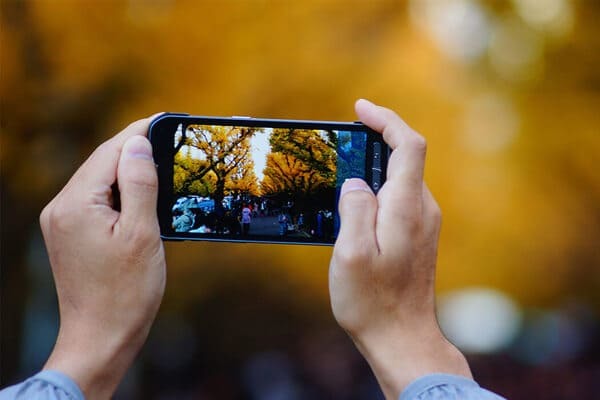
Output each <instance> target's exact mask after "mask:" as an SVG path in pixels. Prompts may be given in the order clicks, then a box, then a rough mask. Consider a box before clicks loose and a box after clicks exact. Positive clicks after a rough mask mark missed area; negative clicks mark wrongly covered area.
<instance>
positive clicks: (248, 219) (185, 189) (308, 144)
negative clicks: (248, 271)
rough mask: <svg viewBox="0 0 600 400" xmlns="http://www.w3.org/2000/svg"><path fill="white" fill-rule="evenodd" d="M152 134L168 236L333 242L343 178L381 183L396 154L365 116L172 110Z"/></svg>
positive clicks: (160, 211) (154, 123)
mask: <svg viewBox="0 0 600 400" xmlns="http://www.w3.org/2000/svg"><path fill="white" fill-rule="evenodd" d="M149 139H150V141H151V143H152V148H153V153H154V161H155V163H156V166H157V171H158V180H159V193H158V219H159V224H160V231H161V236H162V238H163V239H165V240H211V241H234V242H267V243H296V244H319V245H331V244H333V243H334V242H335V239H336V237H337V234H338V231H339V226H340V221H339V216H338V213H337V201H338V198H339V193H340V188H341V185H342V183H343V182H344V181H345V180H346V179H348V178H354V177H358V178H362V179H364V180H365V181H366V182H367V183H368V184H369V185H370V186H371V188H372V189H373V191H374V192H377V191H378V190H379V188H380V187H381V186H382V185H383V183H384V180H385V176H386V166H387V158H388V155H389V148H388V146H387V145H386V144H385V142H384V141H383V138H382V136H381V135H380V134H379V133H377V132H374V131H373V130H371V129H369V128H368V127H366V126H365V125H363V124H362V123H360V122H331V121H302V120H279V119H259V118H250V117H231V118H223V117H201V116H191V115H188V114H174V113H167V114H162V115H160V116H158V117H157V118H155V119H154V120H153V121H152V123H151V125H150V128H149ZM356 212H357V213H360V212H362V210H356Z"/></svg>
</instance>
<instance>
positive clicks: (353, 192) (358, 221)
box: [334, 178, 379, 261]
mask: <svg viewBox="0 0 600 400" xmlns="http://www.w3.org/2000/svg"><path fill="white" fill-rule="evenodd" d="M338 211H339V214H340V222H341V226H340V233H339V235H338V238H337V240H336V243H335V249H334V252H335V253H337V254H339V255H341V256H342V257H343V259H349V258H355V256H358V257H360V258H362V257H371V256H372V255H374V254H378V252H379V250H378V246H377V239H376V237H375V221H376V218H377V198H376V197H375V195H374V194H373V191H372V190H371V188H370V187H369V186H368V185H367V183H366V182H365V181H363V180H362V179H357V178H353V179H348V180H346V181H345V182H344V184H343V185H342V189H341V191H340V201H339V205H338ZM356 261H359V260H356Z"/></svg>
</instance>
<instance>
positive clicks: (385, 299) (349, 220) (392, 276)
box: [329, 100, 471, 399]
mask: <svg viewBox="0 0 600 400" xmlns="http://www.w3.org/2000/svg"><path fill="white" fill-rule="evenodd" d="M356 113H357V115H358V116H359V118H360V119H361V120H362V121H363V122H364V123H365V124H366V125H367V126H369V127H371V128H372V129H374V130H375V131H378V132H381V133H382V134H383V137H384V140H385V141H386V143H388V145H389V146H390V147H391V149H392V150H393V151H392V153H391V156H390V158H389V161H388V169H387V171H388V172H387V180H386V182H385V184H384V185H383V186H382V187H381V189H380V190H379V192H378V194H377V196H375V195H374V194H373V192H372V191H371V189H370V188H369V186H368V185H367V184H366V183H365V182H364V181H362V180H360V179H350V180H348V181H346V182H345V183H344V185H343V186H342V189H341V195H340V202H339V213H340V219H341V227H340V233H339V236H338V239H337V241H336V244H335V247H334V251H333V256H332V259H331V265H330V269H329V287H330V295H331V304H332V308H333V313H334V316H335V318H336V320H337V321H338V323H339V324H340V326H342V327H343V328H344V329H345V330H346V331H347V332H348V334H349V335H350V336H351V338H352V339H353V340H354V342H355V344H356V345H357V347H358V349H359V350H360V351H361V353H362V354H363V356H365V358H366V359H367V361H368V362H369V364H370V365H371V368H372V369H373V372H374V373H375V376H376V377H377V379H378V381H379V383H380V385H381V387H382V389H383V391H384V394H385V395H386V398H388V399H397V398H398V396H399V395H400V393H401V392H402V390H403V389H404V388H405V387H406V386H407V385H408V384H409V383H410V382H411V381H413V380H414V379H416V378H418V377H420V376H422V375H425V374H429V373H435V372H440V373H452V374H457V375H465V376H467V377H471V373H470V370H469V367H468V364H467V362H466V360H465V358H464V357H463V355H462V354H461V353H460V352H459V351H458V350H457V349H456V348H455V347H454V346H453V345H452V344H450V343H449V342H448V341H447V340H446V339H445V337H444V336H443V334H442V333H441V331H440V329H439V326H438V324H437V320H436V317H435V298H434V280H435V263H436V257H437V245H438V237H439V230H440V222H441V213H440V209H439V207H438V205H437V203H436V202H435V200H434V198H433V196H432V195H431V193H430V192H429V190H428V188H427V186H426V185H425V183H424V181H423V168H424V163H425V151H426V143H425V140H424V139H423V137H421V136H420V135H419V134H417V133H416V132H414V131H413V130H412V129H411V128H410V127H409V126H408V125H406V123H405V122H404V121H402V119H400V117H398V115H396V114H395V113H394V112H393V111H391V110H389V109H386V108H383V107H380V106H376V105H374V104H372V103H370V102H368V101H366V100H359V101H358V102H357V103H356Z"/></svg>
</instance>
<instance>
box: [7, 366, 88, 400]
mask: <svg viewBox="0 0 600 400" xmlns="http://www.w3.org/2000/svg"><path fill="white" fill-rule="evenodd" d="M13 399H19V400H20V399H23V400H85V398H84V397H83V393H82V392H81V389H79V387H78V386H77V384H76V383H75V382H74V381H73V380H72V379H71V378H69V377H68V376H67V375H65V374H63V373H61V372H58V371H42V372H39V373H37V374H35V375H34V376H32V377H31V378H28V379H27V380H25V381H23V382H21V383H18V384H16V385H14V386H10V387H7V388H5V389H2V390H0V400H13Z"/></svg>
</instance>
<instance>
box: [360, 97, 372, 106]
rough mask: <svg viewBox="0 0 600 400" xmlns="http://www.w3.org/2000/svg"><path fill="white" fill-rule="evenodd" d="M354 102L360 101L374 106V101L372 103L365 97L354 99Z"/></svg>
mask: <svg viewBox="0 0 600 400" xmlns="http://www.w3.org/2000/svg"><path fill="white" fill-rule="evenodd" d="M356 102H357V103H359V102H360V103H366V104H368V105H370V106H375V103H373V102H372V101H369V100H367V99H363V98H360V99H358V100H356Z"/></svg>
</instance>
